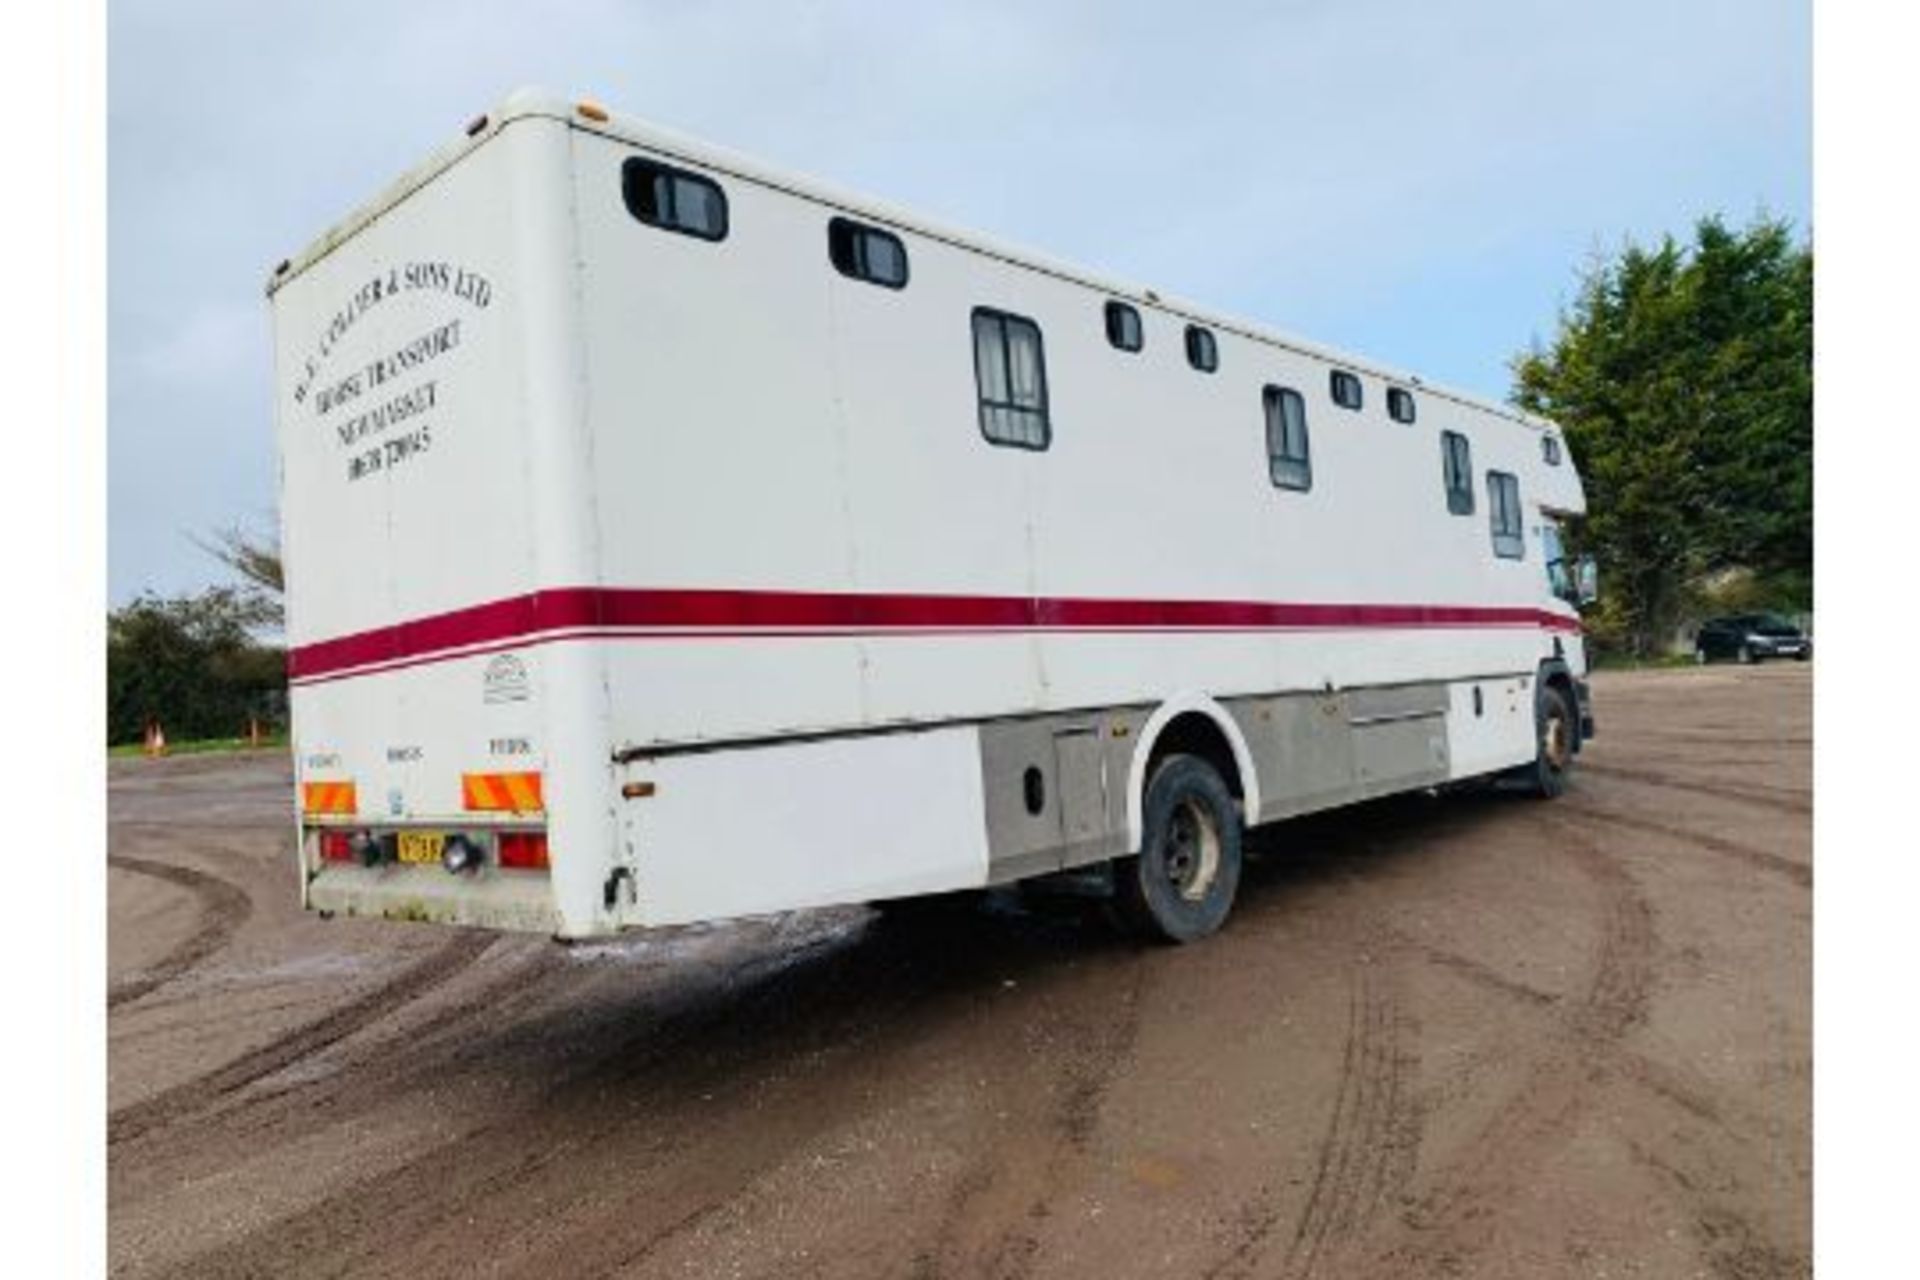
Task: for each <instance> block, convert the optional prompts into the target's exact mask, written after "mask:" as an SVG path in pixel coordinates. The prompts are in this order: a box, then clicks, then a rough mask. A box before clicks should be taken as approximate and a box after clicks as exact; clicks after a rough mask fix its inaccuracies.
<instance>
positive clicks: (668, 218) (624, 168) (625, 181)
mask: <svg viewBox="0 0 1920 1280" xmlns="http://www.w3.org/2000/svg"><path fill="white" fill-rule="evenodd" d="M620 197H621V199H622V200H623V201H624V202H625V203H626V206H627V212H628V213H631V214H632V215H633V216H634V217H636V218H638V219H639V220H640V221H642V222H644V223H646V224H647V225H648V226H650V227H659V228H660V229H661V230H663V231H677V232H679V233H680V234H681V235H687V236H695V237H697V238H699V239H701V240H724V239H726V238H727V194H726V192H724V191H722V190H721V189H720V184H719V183H717V182H714V181H713V180H711V179H709V178H703V177H701V176H700V175H699V174H697V173H689V172H687V171H686V170H685V169H675V168H672V167H671V166H668V165H664V164H656V163H654V162H653V161H651V160H642V159H640V158H639V157H637V156H635V157H631V158H629V159H628V160H627V162H626V163H625V164H623V165H621V166H620Z"/></svg>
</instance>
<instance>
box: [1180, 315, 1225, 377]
mask: <svg viewBox="0 0 1920 1280" xmlns="http://www.w3.org/2000/svg"><path fill="white" fill-rule="evenodd" d="M1187 363H1188V364H1190V365H1192V366H1193V367H1194V368H1196V369H1198V370H1199V371H1200V372H1202V373H1212V372H1213V371H1214V370H1215V369H1218V368H1219V367H1220V347H1219V344H1218V343H1216V342H1214V340H1213V331H1212V330H1211V329H1202V328H1201V327H1200V326H1199V325H1197V324H1190V325H1188V326H1187Z"/></svg>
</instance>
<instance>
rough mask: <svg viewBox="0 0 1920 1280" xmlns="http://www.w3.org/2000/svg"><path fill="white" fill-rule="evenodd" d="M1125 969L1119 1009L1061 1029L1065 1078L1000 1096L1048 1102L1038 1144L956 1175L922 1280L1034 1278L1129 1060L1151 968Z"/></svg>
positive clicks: (1038, 1125)
mask: <svg viewBox="0 0 1920 1280" xmlns="http://www.w3.org/2000/svg"><path fill="white" fill-rule="evenodd" d="M1128 968H1129V970H1130V973H1129V980H1128V981H1127V983H1126V984H1125V987H1124V991H1125V995H1124V998H1123V1000H1122V1001H1121V1003H1120V1007H1119V1008H1118V1009H1117V1010H1115V1009H1113V1008H1112V1006H1109V1005H1106V1004H1104V1003H1102V1004H1096V1005H1095V1006H1094V1007H1093V1009H1092V1010H1091V1011H1089V1012H1088V1013H1087V1014H1084V1015H1082V1016H1080V1017H1077V1018H1072V1019H1069V1020H1067V1021H1065V1022H1061V1023H1057V1024H1056V1026H1055V1030H1056V1032H1057V1033H1060V1034H1061V1035H1062V1037H1063V1038H1064V1040H1065V1043H1064V1045H1056V1046H1054V1048H1053V1049H1052V1050H1051V1051H1050V1054H1049V1058H1050V1060H1055V1061H1057V1060H1059V1059H1061V1058H1064V1063H1065V1068H1064V1070H1063V1071H1060V1072H1058V1074H1056V1075H1055V1076H1054V1077H1053V1078H1052V1079H1051V1080H1047V1081H1038V1082H1034V1083H1032V1084H1021V1085H1018V1086H1017V1087H1015V1088H1012V1089H1009V1090H1005V1091H1003V1092H1002V1096H1016V1097H1037V1098H1044V1099H1045V1100H1046V1103H1045V1107H1044V1108H1043V1109H1042V1111H1041V1112H1040V1114H1039V1115H1037V1116H1035V1117H1034V1119H1033V1124H1032V1128H1033V1130H1034V1131H1035V1132H1037V1133H1038V1134H1039V1135H1041V1136H1040V1137H1039V1138H1038V1140H1037V1142H1036V1144H1035V1145H1034V1146H1032V1147H1027V1146H1025V1145H1024V1144H1023V1145H1022V1147H1021V1148H1020V1149H1019V1150H1018V1151H1016V1152H1014V1153H1011V1155H1010V1153H1009V1151H1008V1150H1007V1149H1005V1148H1001V1147H997V1146H996V1147H993V1148H990V1149H989V1150H987V1151H986V1152H985V1153H984V1154H983V1155H981V1156H980V1157H978V1158H977V1159H976V1160H975V1161H974V1163H973V1164H972V1165H971V1166H969V1167H968V1168H967V1170H966V1171H965V1172H963V1173H962V1174H961V1175H960V1177H959V1178H958V1179H957V1181H956V1182H955V1185H954V1189H953V1192H952V1194H951V1195H950V1196H949V1197H948V1200H947V1206H946V1210H945V1212H944V1214H943V1216H942V1218H941V1221H940V1223H939V1225H938V1227H936V1228H935V1230H934V1231H933V1233H932V1235H933V1239H932V1241H931V1243H930V1244H929V1245H928V1246H927V1247H926V1248H925V1249H922V1250H921V1251H920V1252H919V1253H917V1254H916V1255H915V1256H914V1258H913V1262H912V1268H911V1274H912V1275H913V1276H914V1277H915V1278H916V1280H931V1278H932V1277H937V1276H946V1275H957V1276H972V1275H988V1276H994V1277H996V1278H1000V1280H1017V1278H1018V1277H1021V1276H1025V1275H1027V1274H1029V1273H1030V1272H1031V1271H1032V1269H1033V1265H1034V1263H1035V1261H1036V1260H1037V1259H1038V1257H1039V1253H1040V1240H1039V1236H1038V1234H1037V1233H1038V1228H1039V1227H1040V1225H1041V1224H1042V1223H1044V1222H1045V1221H1046V1219H1047V1218H1048V1216H1049V1215H1050V1213H1051V1205H1052V1203H1053V1201H1054V1200H1055V1199H1056V1198H1057V1196H1058V1194H1059V1192H1060V1189H1061V1186H1062V1184H1063V1183H1064V1182H1065V1181H1066V1179H1067V1175H1068V1172H1069V1170H1071V1168H1072V1167H1073V1165H1074V1164H1075V1162H1076V1161H1078V1160H1079V1159H1081V1158H1082V1157H1084V1156H1085V1155H1086V1153H1087V1150H1088V1148H1089V1146H1090V1145H1091V1144H1092V1141H1093V1136H1094V1133H1095V1131H1096V1130H1097V1129H1098V1127H1099V1122H1100V1108H1101V1105H1102V1103H1103V1102H1104V1100H1105V1098H1106V1095H1107V1092H1108V1090H1109V1089H1110V1088H1111V1087H1112V1084H1113V1081H1114V1080H1115V1079H1116V1078H1118V1076H1119V1075H1120V1073H1121V1072H1122V1071H1123V1070H1124V1069H1125V1068H1126V1066H1127V1064H1128V1063H1129V1062H1130V1061H1131V1060H1132V1056H1133V1049H1134V1044H1135V1042H1136V1040H1137V1039H1138V1037H1139V1032H1140V1017H1141V1006H1142V1002H1143V998H1144V992H1145V989H1146V978H1147V966H1146V964H1145V963H1144V960H1143V959H1142V958H1141V957H1135V958H1134V959H1133V960H1131V961H1130V962H1129V964H1128ZM980 1237H984V1239H983V1240H981V1241H980V1243H978V1244H977V1245H975V1246H973V1247H970V1242H971V1241H972V1240H974V1239H977V1238H980Z"/></svg>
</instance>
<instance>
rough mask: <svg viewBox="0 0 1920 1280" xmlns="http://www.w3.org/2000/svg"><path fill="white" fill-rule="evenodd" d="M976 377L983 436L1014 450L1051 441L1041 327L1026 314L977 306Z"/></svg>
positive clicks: (974, 359)
mask: <svg viewBox="0 0 1920 1280" xmlns="http://www.w3.org/2000/svg"><path fill="white" fill-rule="evenodd" d="M973 376H974V382H975V384H976V387H977V389H978V391H979V394H980V434H982V435H984V436H985V437H986V438H987V439H988V440H989V441H990V442H992V443H994V444H999V445H1008V446H1011V447H1013V448H1016V449H1036V450H1038V449H1045V448H1046V447H1047V446H1048V445H1049V444H1051V443H1052V442H1053V426H1052V423H1051V422H1049V421H1048V418H1047V359H1046V352H1045V350H1044V349H1043V348H1042V346H1041V343H1040V326H1039V325H1037V324H1035V323H1034V322H1033V321H1031V320H1029V319H1027V318H1026V317H1025V316H1015V315H1008V314H1007V313H1006V312H1004V311H994V310H992V309H990V308H988V307H975V308H974V310H973Z"/></svg>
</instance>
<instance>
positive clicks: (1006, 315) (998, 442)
mask: <svg viewBox="0 0 1920 1280" xmlns="http://www.w3.org/2000/svg"><path fill="white" fill-rule="evenodd" d="M983 319H985V320H992V321H994V322H996V323H997V324H999V326H1000V346H1001V355H1000V359H1001V365H1002V368H1003V369H1005V371H1006V378H1007V393H1008V394H1009V395H1011V394H1012V393H1013V341H1012V339H1011V337H1009V336H1008V335H1009V329H1010V328H1011V327H1013V326H1017V325H1025V326H1026V327H1027V328H1029V329H1031V330H1032V331H1033V346H1034V351H1035V353H1036V355H1037V359H1036V361H1035V365H1036V368H1037V370H1038V372H1039V382H1040V404H1039V406H1038V407H1037V408H1036V407H1034V406H1032V405H1024V404H1017V403H1015V402H1013V401H1011V400H990V399H988V398H987V391H986V387H985V385H984V383H983V381H982V379H981V376H980V373H981V370H980V322H981V320H983ZM967 339H968V344H969V346H970V347H971V348H972V351H973V393H974V416H975V419H976V421H977V422H978V424H979V427H980V438H981V439H983V440H985V441H986V442H987V443H988V444H990V445H992V446H994V447H995V448H998V449H1024V450H1026V451H1027V452H1028V453H1045V452H1046V451H1047V450H1048V449H1051V448H1052V447H1053V400H1052V392H1051V390H1050V388H1049V387H1048V385H1047V340H1046V335H1045V334H1044V333H1043V332H1042V331H1041V329H1040V322H1039V321H1037V320H1035V319H1034V318H1033V317H1032V316H1023V315H1020V314H1018V313H1016V312H1012V311H1002V310H1000V309H999V308H998V307H975V308H974V309H973V312H972V314H971V316H970V317H969V319H968V323H967ZM990 408H993V409H1004V410H1011V411H1013V412H1015V413H1033V414H1038V415H1039V418H1040V442H1039V443H1038V444H1034V443H1031V442H1030V441H1026V440H1013V439H1008V438H1006V437H1003V436H996V435H994V434H993V433H992V432H991V431H990V430H988V428H987V420H988V415H987V410H988V409H990Z"/></svg>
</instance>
